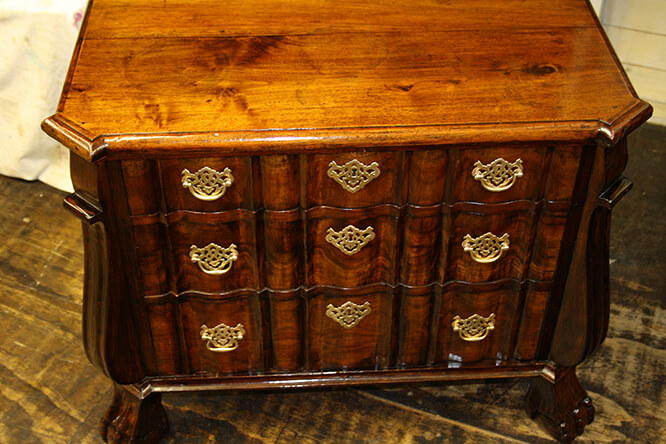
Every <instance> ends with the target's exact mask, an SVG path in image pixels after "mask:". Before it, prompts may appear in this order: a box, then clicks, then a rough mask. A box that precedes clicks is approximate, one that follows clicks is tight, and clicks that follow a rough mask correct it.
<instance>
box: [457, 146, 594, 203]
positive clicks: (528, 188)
mask: <svg viewBox="0 0 666 444" xmlns="http://www.w3.org/2000/svg"><path fill="white" fill-rule="evenodd" d="M581 149H582V147H581V146H565V145H559V146H556V147H553V148H550V149H548V148H547V147H545V146H536V147H527V148H526V147H494V148H482V149H461V150H460V151H459V152H458V158H457V162H456V165H455V173H454V181H453V185H452V190H451V203H456V202H463V201H466V202H479V203H501V202H510V201H514V200H532V201H535V200H540V199H542V198H543V199H545V200H548V201H569V200H571V198H572V194H573V189H574V185H575V182H576V175H577V173H578V165H579V163H580V156H581Z"/></svg>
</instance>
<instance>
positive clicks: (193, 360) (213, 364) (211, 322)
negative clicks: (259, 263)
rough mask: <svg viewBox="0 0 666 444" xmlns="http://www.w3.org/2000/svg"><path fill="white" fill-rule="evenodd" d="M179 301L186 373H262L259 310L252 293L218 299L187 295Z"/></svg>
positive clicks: (257, 299)
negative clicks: (187, 371) (186, 366)
mask: <svg viewBox="0 0 666 444" xmlns="http://www.w3.org/2000/svg"><path fill="white" fill-rule="evenodd" d="M179 299H181V301H180V304H179V307H180V316H181V322H182V328H183V337H184V339H185V353H186V356H185V360H186V362H187V364H188V369H189V373H201V372H205V373H215V374H231V373H254V372H259V371H263V370H264V369H263V361H262V344H263V340H262V330H261V309H260V304H259V298H258V296H257V294H256V293H254V292H247V293H246V294H242V295H238V296H230V297H229V296H228V297H225V298H224V299H219V300H214V299H211V298H209V297H207V298H204V297H203V296H197V295H194V294H187V295H182V296H180V297H179Z"/></svg>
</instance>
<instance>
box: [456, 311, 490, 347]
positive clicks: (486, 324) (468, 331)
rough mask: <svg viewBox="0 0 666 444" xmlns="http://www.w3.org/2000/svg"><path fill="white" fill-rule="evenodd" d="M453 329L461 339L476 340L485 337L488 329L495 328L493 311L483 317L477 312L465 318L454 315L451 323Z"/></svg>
mask: <svg viewBox="0 0 666 444" xmlns="http://www.w3.org/2000/svg"><path fill="white" fill-rule="evenodd" d="M451 326H452V327H453V331H455V332H458V335H460V339H462V340H463V341H469V342H476V341H480V340H482V339H485V337H486V336H488V332H490V330H494V329H495V313H491V314H490V316H488V317H487V318H484V317H483V316H479V315H478V314H473V315H472V316H470V317H469V318H467V319H462V318H461V317H460V316H458V315H456V317H455V318H453V322H452V323H451Z"/></svg>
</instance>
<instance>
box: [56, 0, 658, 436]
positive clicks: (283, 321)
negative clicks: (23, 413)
mask: <svg viewBox="0 0 666 444" xmlns="http://www.w3.org/2000/svg"><path fill="white" fill-rule="evenodd" d="M514 3H515V4H514ZM519 3H520V2H513V1H506V0H505V1H490V0H487V1H481V2H475V4H474V6H473V7H470V6H469V5H467V4H465V3H464V2H448V3H446V4H435V3H431V2H427V1H422V2H416V3H413V2H409V3H399V2H398V3H396V2H380V3H376V2H365V1H358V2H352V3H350V4H347V5H339V4H335V5H333V4H330V3H328V2H323V1H322V2H320V1H313V2H307V3H302V2H297V1H287V2H277V1H269V2H263V1H262V2H254V1H243V2H236V1H231V2H225V6H224V8H223V9H224V10H223V11H222V10H221V8H220V6H219V5H218V3H216V2H206V1H194V2H183V3H179V2H169V3H166V2H158V1H149V0H141V1H136V2H132V4H131V5H128V4H126V3H125V2H121V1H119V0H99V1H97V0H96V1H93V2H91V3H90V5H89V8H88V13H87V15H86V20H85V21H84V25H83V29H82V32H81V36H80V39H79V42H78V45H77V48H76V52H75V54H74V58H73V62H72V66H71V69H70V72H69V76H68V79H67V82H66V85H65V89H64V91H63V95H62V100H61V102H60V105H59V108H58V112H57V113H56V114H55V115H54V116H52V117H50V118H48V119H47V120H46V121H45V122H44V123H43V128H44V130H45V131H46V132H47V133H48V134H50V135H51V136H53V137H54V138H56V139H57V140H60V141H61V142H63V143H64V144H65V145H67V146H68V147H69V148H71V150H72V152H73V155H72V161H71V164H72V178H73V182H74V186H75V190H76V191H75V193H74V194H72V195H71V196H69V197H68V198H67V199H66V201H65V204H66V206H67V207H68V208H69V209H71V210H72V211H73V212H74V213H75V214H77V215H78V216H80V217H81V218H82V220H83V222H84V223H83V231H84V239H85V248H86V270H85V300H84V308H83V309H84V326H83V327H84V328H83V330H84V340H85V346H86V350H87V352H88V356H89V358H90V360H91V361H92V362H93V363H94V364H95V365H97V366H99V367H100V369H102V371H104V372H105V373H106V374H107V375H108V376H109V377H110V378H111V379H112V380H113V381H114V383H115V386H116V395H115V398H114V402H113V404H112V406H111V407H110V408H109V411H108V412H107V414H106V415H105V417H104V418H103V419H102V435H103V437H104V439H105V440H108V441H112V442H126V441H133V440H144V441H157V440H159V438H160V436H161V435H162V434H163V432H164V431H165V430H166V427H167V421H166V416H165V414H164V410H163V409H162V407H161V405H160V398H159V394H160V392H164V391H174V390H185V391H187V390H209V389H210V390H223V389H260V388H267V387H285V388H287V387H314V386H321V385H351V384H366V383H373V384H374V383H396V382H420V381H447V380H457V379H474V378H504V377H530V378H533V382H532V386H531V389H530V392H529V394H528V399H527V404H528V411H529V412H530V413H531V415H532V416H533V417H534V418H536V419H537V420H538V421H539V422H540V423H541V424H542V425H543V426H544V427H545V428H547V429H548V430H549V431H550V432H551V433H553V435H554V436H556V437H557V438H559V439H562V440H571V439H573V438H574V437H575V436H577V435H578V434H580V433H582V430H583V427H584V426H585V425H586V424H587V423H589V422H591V421H592V419H593V415H594V408H593V407H592V404H591V401H590V400H589V398H588V397H587V395H586V394H585V391H584V390H583V389H582V387H581V386H580V385H579V384H578V382H577V380H576V377H575V366H576V365H578V364H579V363H580V362H581V361H582V360H583V359H584V358H585V357H586V356H587V355H589V354H590V353H591V352H592V351H593V350H594V349H595V348H596V347H597V346H598V345H599V344H600V343H601V341H602V340H603V338H604V335H605V332H606V328H607V323H608V304H609V302H608V229H609V216H610V208H611V207H612V205H613V204H614V203H615V202H616V201H617V200H618V199H619V198H620V197H621V196H622V195H623V194H624V193H625V192H626V191H627V190H628V189H629V187H630V182H629V181H628V180H627V179H625V178H623V177H622V176H621V172H622V170H623V169H624V165H625V164H626V155H627V153H626V143H625V140H624V137H625V135H626V134H627V133H628V132H630V131H631V130H633V129H634V128H636V127H637V126H638V125H639V124H641V123H642V122H643V121H645V120H646V119H647V118H648V117H649V115H650V113H651V108H650V106H649V105H648V104H646V103H645V102H642V101H640V100H639V99H637V98H636V96H635V93H634V91H633V90H632V88H631V85H630V84H629V82H628V81H627V79H626V77H625V76H624V73H623V72H622V69H621V67H620V66H619V65H618V63H617V61H616V59H615V58H614V55H613V53H612V51H611V50H610V48H609V47H608V44H607V42H606V41H605V37H604V36H603V33H602V31H601V30H600V28H599V25H598V22H597V21H596V19H595V17H594V15H593V13H592V12H591V11H590V10H589V7H588V5H587V4H586V3H585V2H582V1H576V0H563V1H560V2H552V1H548V2H546V1H534V2H531V3H530V5H529V6H527V7H525V6H524V5H522V4H520V5H519ZM121 12H122V14H120V13H121ZM121 16H122V18H121ZM142 442H143V441H142Z"/></svg>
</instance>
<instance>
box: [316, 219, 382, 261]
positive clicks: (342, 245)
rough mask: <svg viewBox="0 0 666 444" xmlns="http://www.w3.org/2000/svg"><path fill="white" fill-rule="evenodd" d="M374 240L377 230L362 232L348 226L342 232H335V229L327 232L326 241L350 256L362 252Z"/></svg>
mask: <svg viewBox="0 0 666 444" xmlns="http://www.w3.org/2000/svg"><path fill="white" fill-rule="evenodd" d="M374 238H375V229H374V228H372V227H366V228H365V230H361V229H358V228H356V227H355V226H353V225H347V226H346V227H345V228H343V229H342V230H341V231H335V230H334V229H333V228H329V229H328V230H327V231H326V241H327V242H328V243H330V244H331V245H333V246H335V247H337V248H338V250H340V251H342V252H343V253H344V254H346V255H349V256H351V255H353V254H356V253H358V252H359V251H361V248H363V247H364V246H365V245H366V244H367V243H368V242H370V241H371V240H373V239H374Z"/></svg>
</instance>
